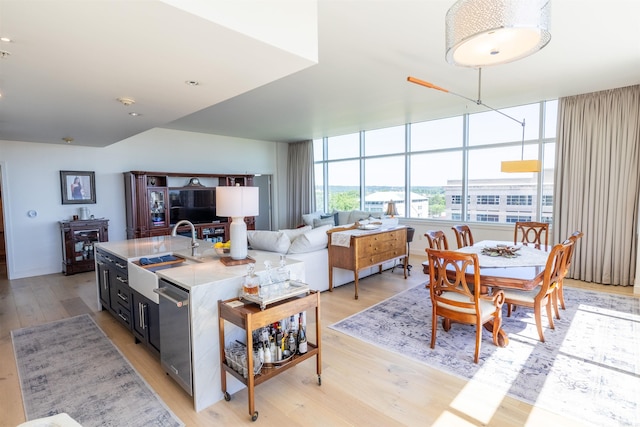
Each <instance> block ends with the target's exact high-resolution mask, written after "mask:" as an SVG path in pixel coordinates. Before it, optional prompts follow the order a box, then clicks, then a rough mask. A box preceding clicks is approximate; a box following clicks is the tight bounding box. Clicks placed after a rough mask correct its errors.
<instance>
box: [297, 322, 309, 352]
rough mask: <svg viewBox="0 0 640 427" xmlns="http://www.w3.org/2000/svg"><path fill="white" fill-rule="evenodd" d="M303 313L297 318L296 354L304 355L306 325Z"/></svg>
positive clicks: (305, 350)
mask: <svg viewBox="0 0 640 427" xmlns="http://www.w3.org/2000/svg"><path fill="white" fill-rule="evenodd" d="M305 314H306V313H305V312H302V313H300V315H299V316H298V353H299V354H305V353H306V352H307V325H306V322H305V320H304V318H305V317H306V316H305Z"/></svg>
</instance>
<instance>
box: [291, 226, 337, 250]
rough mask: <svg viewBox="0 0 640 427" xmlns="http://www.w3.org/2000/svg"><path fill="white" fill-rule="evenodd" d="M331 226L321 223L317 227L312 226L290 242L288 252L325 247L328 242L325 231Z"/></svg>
mask: <svg viewBox="0 0 640 427" xmlns="http://www.w3.org/2000/svg"><path fill="white" fill-rule="evenodd" d="M332 228H333V226H332V225H322V226H320V227H318V228H314V229H313V230H311V231H307V232H306V233H304V234H303V235H301V236H298V237H296V239H295V240H294V241H293V242H291V246H290V247H289V253H290V254H303V253H306V252H314V251H319V250H321V249H325V248H326V247H327V243H328V242H329V236H328V235H327V231H328V230H331V229H332Z"/></svg>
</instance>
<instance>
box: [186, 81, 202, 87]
mask: <svg viewBox="0 0 640 427" xmlns="http://www.w3.org/2000/svg"><path fill="white" fill-rule="evenodd" d="M185 83H186V84H188V85H189V86H198V85H199V84H200V82H198V81H197V80H187V81H186V82H185Z"/></svg>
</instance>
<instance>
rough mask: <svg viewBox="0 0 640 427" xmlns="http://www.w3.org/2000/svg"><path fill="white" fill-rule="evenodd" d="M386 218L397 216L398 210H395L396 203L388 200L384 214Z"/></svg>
mask: <svg viewBox="0 0 640 427" xmlns="http://www.w3.org/2000/svg"><path fill="white" fill-rule="evenodd" d="M384 214H385V215H386V216H389V217H391V218H393V217H394V216H396V215H398V209H397V208H396V202H394V201H393V200H389V203H387V210H386V212H385V213H384Z"/></svg>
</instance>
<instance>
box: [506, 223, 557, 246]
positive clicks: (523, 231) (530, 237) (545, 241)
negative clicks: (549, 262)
mask: <svg viewBox="0 0 640 427" xmlns="http://www.w3.org/2000/svg"><path fill="white" fill-rule="evenodd" d="M516 243H524V244H525V245H535V247H536V248H542V249H544V250H545V251H546V250H547V245H549V224H547V223H546V222H534V221H518V222H516V225H515V228H514V233H513V244H514V245H515V244H516ZM543 245H544V247H543Z"/></svg>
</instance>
